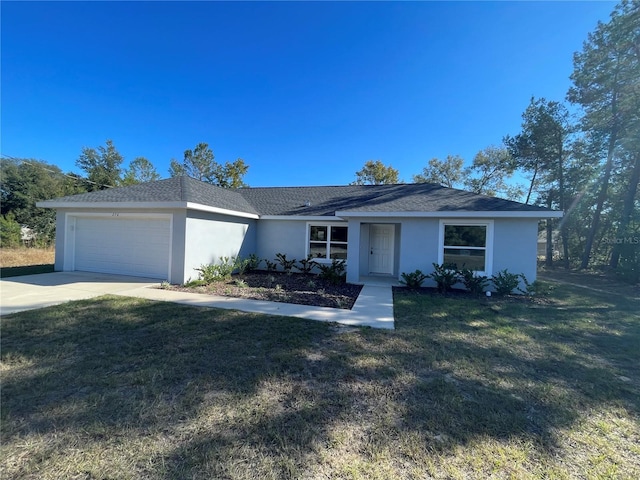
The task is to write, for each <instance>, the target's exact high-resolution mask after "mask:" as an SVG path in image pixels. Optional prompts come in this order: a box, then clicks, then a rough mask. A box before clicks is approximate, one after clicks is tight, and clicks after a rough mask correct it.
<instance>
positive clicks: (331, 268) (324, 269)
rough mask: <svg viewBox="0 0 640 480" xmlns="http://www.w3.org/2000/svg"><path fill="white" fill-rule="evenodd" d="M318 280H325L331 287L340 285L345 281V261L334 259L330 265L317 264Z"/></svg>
mask: <svg viewBox="0 0 640 480" xmlns="http://www.w3.org/2000/svg"><path fill="white" fill-rule="evenodd" d="M318 268H319V269H320V278H323V279H325V280H327V281H328V282H329V283H331V284H332V285H340V284H341V283H344V282H345V280H346V274H345V261H344V260H338V259H336V258H334V259H333V260H331V264H330V265H325V264H321V263H319V264H318Z"/></svg>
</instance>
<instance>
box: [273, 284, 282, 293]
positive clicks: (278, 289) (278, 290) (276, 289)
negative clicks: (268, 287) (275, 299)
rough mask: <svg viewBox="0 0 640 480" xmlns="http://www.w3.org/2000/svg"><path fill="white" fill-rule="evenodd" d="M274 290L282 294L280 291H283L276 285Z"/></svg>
mask: <svg viewBox="0 0 640 480" xmlns="http://www.w3.org/2000/svg"><path fill="white" fill-rule="evenodd" d="M274 290H275V291H276V292H282V291H283V289H282V285H280V284H277V285H276V286H275V288H274Z"/></svg>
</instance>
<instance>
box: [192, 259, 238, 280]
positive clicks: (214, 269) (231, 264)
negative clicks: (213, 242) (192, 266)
mask: <svg viewBox="0 0 640 480" xmlns="http://www.w3.org/2000/svg"><path fill="white" fill-rule="evenodd" d="M236 260H237V258H236V257H220V263H211V264H209V265H201V266H200V268H196V271H197V272H198V274H199V277H200V280H202V281H203V282H205V283H207V284H209V283H213V282H216V281H218V280H228V279H229V278H231V274H232V273H233V272H234V270H235V269H236Z"/></svg>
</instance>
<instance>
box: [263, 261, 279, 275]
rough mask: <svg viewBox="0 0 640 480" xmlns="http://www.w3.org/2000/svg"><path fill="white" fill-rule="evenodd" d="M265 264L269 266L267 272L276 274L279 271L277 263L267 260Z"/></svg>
mask: <svg viewBox="0 0 640 480" xmlns="http://www.w3.org/2000/svg"><path fill="white" fill-rule="evenodd" d="M264 263H265V265H266V266H267V272H275V271H276V270H277V269H278V264H277V263H276V262H272V261H270V260H266V259H265V261H264Z"/></svg>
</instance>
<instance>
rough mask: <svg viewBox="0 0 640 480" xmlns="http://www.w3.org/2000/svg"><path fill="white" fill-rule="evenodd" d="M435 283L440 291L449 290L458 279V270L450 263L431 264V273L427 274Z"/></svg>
mask: <svg viewBox="0 0 640 480" xmlns="http://www.w3.org/2000/svg"><path fill="white" fill-rule="evenodd" d="M429 277H431V278H432V279H433V280H434V281H435V282H436V285H437V288H438V291H439V292H440V293H445V292H449V291H450V290H451V289H452V288H453V286H454V285H455V284H456V283H458V282H459V281H460V278H459V277H458V271H457V270H456V269H455V268H452V267H451V265H445V264H444V263H443V264H442V265H438V264H437V263H434V264H433V273H431V274H430V275H429Z"/></svg>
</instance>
